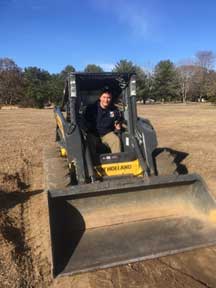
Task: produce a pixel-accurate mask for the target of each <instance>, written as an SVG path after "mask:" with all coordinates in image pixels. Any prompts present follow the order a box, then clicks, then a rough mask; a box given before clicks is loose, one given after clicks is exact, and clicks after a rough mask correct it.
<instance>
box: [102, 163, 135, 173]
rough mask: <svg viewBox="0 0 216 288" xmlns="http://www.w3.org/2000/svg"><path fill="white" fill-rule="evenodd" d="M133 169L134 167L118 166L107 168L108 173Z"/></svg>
mask: <svg viewBox="0 0 216 288" xmlns="http://www.w3.org/2000/svg"><path fill="white" fill-rule="evenodd" d="M131 168H132V165H130V164H129V165H116V166H111V167H107V168H106V171H107V172H108V171H119V170H130V169H131Z"/></svg>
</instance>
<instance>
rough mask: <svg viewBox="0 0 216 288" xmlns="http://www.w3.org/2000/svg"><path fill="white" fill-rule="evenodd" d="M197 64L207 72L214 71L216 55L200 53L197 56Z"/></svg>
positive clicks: (206, 52) (208, 52)
mask: <svg viewBox="0 0 216 288" xmlns="http://www.w3.org/2000/svg"><path fill="white" fill-rule="evenodd" d="M195 57H196V60H195V64H196V65H197V66H199V67H201V68H203V69H204V70H206V71H209V70H211V69H213V67H214V63H215V59H216V58H215V54H214V53H213V52H212V51H198V52H197V53H196V54H195Z"/></svg>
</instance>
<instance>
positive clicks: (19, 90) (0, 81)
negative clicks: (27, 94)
mask: <svg viewBox="0 0 216 288" xmlns="http://www.w3.org/2000/svg"><path fill="white" fill-rule="evenodd" d="M22 85H23V77H22V71H21V69H20V68H19V67H18V66H17V65H16V63H15V62H14V61H13V60H11V59H9V58H0V103H1V104H16V103H17V102H19V100H20V98H21V97H22V94H23V86H22Z"/></svg>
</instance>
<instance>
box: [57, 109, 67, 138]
mask: <svg viewBox="0 0 216 288" xmlns="http://www.w3.org/2000/svg"><path fill="white" fill-rule="evenodd" d="M55 118H56V123H57V126H58V127H59V129H60V131H61V133H62V137H63V138H64V139H65V135H64V129H63V124H62V121H61V118H60V117H59V116H58V115H57V114H55Z"/></svg>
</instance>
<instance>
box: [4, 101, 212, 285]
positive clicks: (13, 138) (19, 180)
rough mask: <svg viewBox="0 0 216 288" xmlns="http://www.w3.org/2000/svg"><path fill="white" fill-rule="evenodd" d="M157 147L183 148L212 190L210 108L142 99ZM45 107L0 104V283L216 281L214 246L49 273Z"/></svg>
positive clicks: (50, 136) (50, 128)
mask: <svg viewBox="0 0 216 288" xmlns="http://www.w3.org/2000/svg"><path fill="white" fill-rule="evenodd" d="M138 111H139V114H140V115H142V116H143V117H144V118H148V119H150V121H151V122H152V124H153V126H154V127H155V129H156V131H157V135H158V140H159V146H160V147H169V148H172V149H174V150H178V151H182V152H186V153H188V156H187V157H186V159H185V160H184V163H183V164H184V165H186V167H187V169H188V170H189V172H197V173H198V174H200V175H201V176H202V177H203V178H204V179H205V181H206V182H207V184H208V186H209V188H210V191H211V192H212V193H213V194H214V195H215V196H216V177H215V171H216V144H215V143H216V125H215V124H216V107H214V106H211V105H208V104H200V105H166V104H164V105H144V106H143V105H140V106H139V107H138ZM54 134H55V122H54V117H53V112H52V111H51V110H36V109H15V110H13V109H12V110H0V139H1V140H0V151H1V154H0V247H1V253H0V283H1V287H20V288H24V287H63V288H64V287H76V288H81V287H83V288H88V287H94V288H123V287H124V288H127V287H131V288H135V287H145V288H147V287H177V288H178V287H194V288H195V287H197V288H198V287H216V273H215V272H216V268H215V267H216V247H210V248H205V249H199V250H194V251H191V252H187V253H181V254H178V255H175V256H168V257H162V258H159V259H155V260H149V261H145V262H139V263H135V264H130V265H124V266H121V267H116V268H112V269H106V270H100V271H96V272H93V273H85V274H82V275H78V276H75V277H64V278H58V279H55V280H53V279H52V278H51V264H50V263H51V255H50V238H49V227H48V210H47V203H46V195H45V193H44V190H43V189H44V184H43V165H42V153H43V147H44V146H45V145H51V144H52V143H53V142H54V139H55V135H54Z"/></svg>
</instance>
